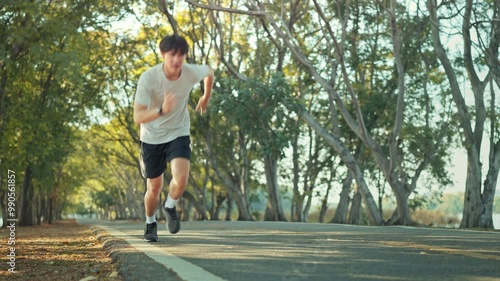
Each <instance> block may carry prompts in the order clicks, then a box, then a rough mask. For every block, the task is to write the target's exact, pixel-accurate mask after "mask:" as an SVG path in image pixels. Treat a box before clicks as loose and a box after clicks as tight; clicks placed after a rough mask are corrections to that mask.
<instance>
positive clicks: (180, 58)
mask: <svg viewBox="0 0 500 281" xmlns="http://www.w3.org/2000/svg"><path fill="white" fill-rule="evenodd" d="M185 60H186V55H183V54H181V52H180V51H176V50H170V51H168V52H166V53H163V61H164V62H165V66H166V68H167V72H169V73H172V74H173V73H179V72H180V71H181V69H182V64H183V63H184V61H185Z"/></svg>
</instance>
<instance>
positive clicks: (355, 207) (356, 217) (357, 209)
mask: <svg viewBox="0 0 500 281" xmlns="http://www.w3.org/2000/svg"><path fill="white" fill-rule="evenodd" d="M361 199H362V196H361V193H360V192H359V190H357V191H356V193H355V194H354V197H353V199H352V205H351V211H350V212H349V224H356V225H359V224H360V222H361Z"/></svg>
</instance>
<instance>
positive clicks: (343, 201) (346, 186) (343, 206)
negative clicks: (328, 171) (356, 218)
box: [331, 172, 353, 224]
mask: <svg viewBox="0 0 500 281" xmlns="http://www.w3.org/2000/svg"><path fill="white" fill-rule="evenodd" d="M352 180H353V178H352V174H351V173H350V172H348V173H347V177H346V178H345V179H344V181H343V183H342V191H341V192H340V199H339V203H338V205H337V209H336V210H335V215H334V216H333V219H332V221H331V223H341V224H345V223H347V211H348V210H349V202H350V201H351V198H350V197H349V194H351V187H352Z"/></svg>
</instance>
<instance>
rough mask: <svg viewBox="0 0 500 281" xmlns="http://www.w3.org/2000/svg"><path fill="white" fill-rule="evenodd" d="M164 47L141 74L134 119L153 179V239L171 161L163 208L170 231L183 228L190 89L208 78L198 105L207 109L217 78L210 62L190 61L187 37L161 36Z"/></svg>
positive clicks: (149, 224) (145, 169)
mask: <svg viewBox="0 0 500 281" xmlns="http://www.w3.org/2000/svg"><path fill="white" fill-rule="evenodd" d="M160 51H161V56H162V58H163V63H160V64H157V65H155V66H153V67H151V68H149V69H148V70H146V71H145V72H144V73H143V74H142V75H141V77H140V78H139V83H138V85H137V91H136V94H135V104H134V122H135V123H137V124H140V127H141V129H140V140H141V154H140V157H141V169H142V174H143V176H144V177H145V178H147V189H146V193H145V194H144V207H145V209H146V229H145V232H144V240H146V241H148V242H156V241H157V240H158V233H157V232H158V228H157V223H156V216H155V213H156V209H157V206H158V202H159V199H160V193H161V190H162V188H163V173H164V171H165V169H166V165H167V162H169V163H170V170H171V172H172V180H171V181H170V184H169V189H168V196H167V199H166V200H165V201H164V202H162V204H161V209H162V211H163V213H164V214H165V215H166V217H167V227H168V230H169V231H170V233H172V234H175V233H177V232H178V231H179V229H180V222H179V217H178V215H177V211H176V209H175V207H176V203H177V201H178V200H179V198H180V197H181V196H182V193H183V192H184V190H185V189H186V186H187V182H188V176H189V168H190V159H191V147H190V143H191V141H190V137H189V135H190V121H189V120H190V119H189V112H188V109H187V103H188V100H189V93H190V92H191V90H192V89H193V87H194V86H195V85H196V84H197V83H199V82H200V81H201V80H203V81H204V85H205V87H204V94H203V96H202V97H201V98H200V100H199V102H198V105H197V106H196V111H200V113H201V114H203V113H204V112H205V111H206V109H207V106H208V102H209V100H210V95H211V92H212V85H213V80H214V71H213V70H212V69H211V68H210V67H209V66H208V65H196V64H189V63H184V62H185V60H186V57H187V54H188V52H189V45H188V43H187V41H186V40H185V39H184V38H183V37H181V36H178V35H170V36H166V37H164V38H163V39H162V40H161V41H160Z"/></svg>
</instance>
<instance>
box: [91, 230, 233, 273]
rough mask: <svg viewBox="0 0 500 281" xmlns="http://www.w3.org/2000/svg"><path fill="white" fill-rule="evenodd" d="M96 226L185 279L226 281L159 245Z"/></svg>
mask: <svg viewBox="0 0 500 281" xmlns="http://www.w3.org/2000/svg"><path fill="white" fill-rule="evenodd" d="M97 226H98V227H100V228H102V229H104V230H106V231H107V232H108V233H109V234H110V235H112V236H115V237H116V238H119V239H123V240H125V241H126V242H127V243H129V244H130V245H131V246H132V247H134V248H136V249H137V250H138V251H141V252H142V253H144V254H145V255H147V256H148V257H150V258H152V259H153V260H154V261H156V262H157V263H159V264H161V265H163V266H164V267H165V268H167V269H169V270H172V271H173V272H175V273H177V275H178V276H179V277H180V278H181V279H182V280H185V281H226V280H225V279H222V278H220V277H219V276H217V275H214V274H212V273H210V272H208V271H206V270H204V269H203V268H201V267H199V266H197V265H194V264H192V263H190V262H187V261H185V260H183V259H181V258H179V257H177V256H175V255H173V254H171V253H169V252H167V251H165V250H162V249H161V248H159V247H156V246H154V245H152V244H150V243H148V242H146V241H144V240H141V239H139V238H135V237H132V236H129V235H127V234H125V233H123V232H121V231H119V230H117V229H114V228H112V227H109V226H104V225H97Z"/></svg>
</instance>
